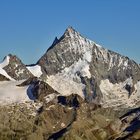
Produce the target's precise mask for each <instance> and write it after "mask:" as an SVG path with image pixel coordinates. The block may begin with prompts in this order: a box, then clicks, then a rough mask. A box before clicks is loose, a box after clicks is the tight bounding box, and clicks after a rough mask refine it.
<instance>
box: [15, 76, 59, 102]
mask: <svg viewBox="0 0 140 140" xmlns="http://www.w3.org/2000/svg"><path fill="white" fill-rule="evenodd" d="M17 86H29V88H28V90H27V94H28V95H29V96H30V98H32V99H34V100H39V101H44V100H45V98H44V97H46V96H47V95H50V94H56V95H57V94H59V93H58V92H57V91H55V90H54V89H53V88H52V87H51V86H49V85H48V84H47V83H45V82H43V81H40V80H39V79H38V78H37V77H32V78H29V79H27V80H26V81H24V82H23V83H21V84H20V85H17Z"/></svg>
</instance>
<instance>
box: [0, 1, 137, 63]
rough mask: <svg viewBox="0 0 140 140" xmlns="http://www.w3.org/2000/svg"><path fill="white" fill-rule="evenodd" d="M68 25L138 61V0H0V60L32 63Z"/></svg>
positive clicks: (106, 46)
mask: <svg viewBox="0 0 140 140" xmlns="http://www.w3.org/2000/svg"><path fill="white" fill-rule="evenodd" d="M69 25H71V26H73V27H74V28H75V29H76V30H78V31H79V32H80V33H81V34H82V35H84V36H86V37H87V38H89V39H91V40H93V41H95V42H97V43H98V44H100V45H102V46H104V47H105V48H108V49H111V50H114V51H116V52H119V53H121V54H123V55H125V56H128V57H130V58H131V59H134V60H135V61H137V62H138V63H140V0H0V60H2V59H3V57H4V56H5V55H7V54H8V53H12V54H16V55H17V56H18V57H20V58H21V59H22V60H23V62H24V63H26V64H30V63H36V61H37V60H38V59H39V58H40V57H41V56H42V55H43V54H44V53H45V51H46V50H47V48H48V47H49V46H50V45H51V43H52V41H53V40H54V38H55V36H58V37H60V36H61V35H62V34H63V32H64V31H65V29H66V28H67V27H68V26H69Z"/></svg>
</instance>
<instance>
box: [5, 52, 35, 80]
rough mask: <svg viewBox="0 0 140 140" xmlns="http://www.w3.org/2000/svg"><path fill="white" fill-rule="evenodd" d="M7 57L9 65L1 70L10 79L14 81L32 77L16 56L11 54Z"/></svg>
mask: <svg viewBox="0 0 140 140" xmlns="http://www.w3.org/2000/svg"><path fill="white" fill-rule="evenodd" d="M8 56H9V63H8V65H6V66H5V67H4V68H3V69H4V70H5V71H6V72H7V74H8V75H9V76H10V77H12V78H13V79H15V80H23V79H28V78H29V77H32V76H33V75H32V74H31V72H30V71H29V70H28V69H27V68H26V66H25V65H24V64H23V63H22V61H21V60H20V59H19V58H18V57H17V56H15V55H11V54H9V55H8Z"/></svg>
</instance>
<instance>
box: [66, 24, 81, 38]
mask: <svg viewBox="0 0 140 140" xmlns="http://www.w3.org/2000/svg"><path fill="white" fill-rule="evenodd" d="M75 35H79V33H78V32H77V31H76V30H75V29H74V28H73V27H72V26H68V28H67V29H66V30H65V33H64V36H70V37H74V36H75Z"/></svg>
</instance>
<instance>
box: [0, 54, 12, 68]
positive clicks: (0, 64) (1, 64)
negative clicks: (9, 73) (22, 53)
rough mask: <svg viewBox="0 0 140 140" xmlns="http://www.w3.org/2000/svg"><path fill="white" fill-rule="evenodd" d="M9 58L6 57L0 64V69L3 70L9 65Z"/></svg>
mask: <svg viewBox="0 0 140 140" xmlns="http://www.w3.org/2000/svg"><path fill="white" fill-rule="evenodd" d="M9 60H10V57H9V56H6V57H5V59H4V60H3V62H2V63H0V67H1V68H4V67H6V66H7V65H8V64H9Z"/></svg>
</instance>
